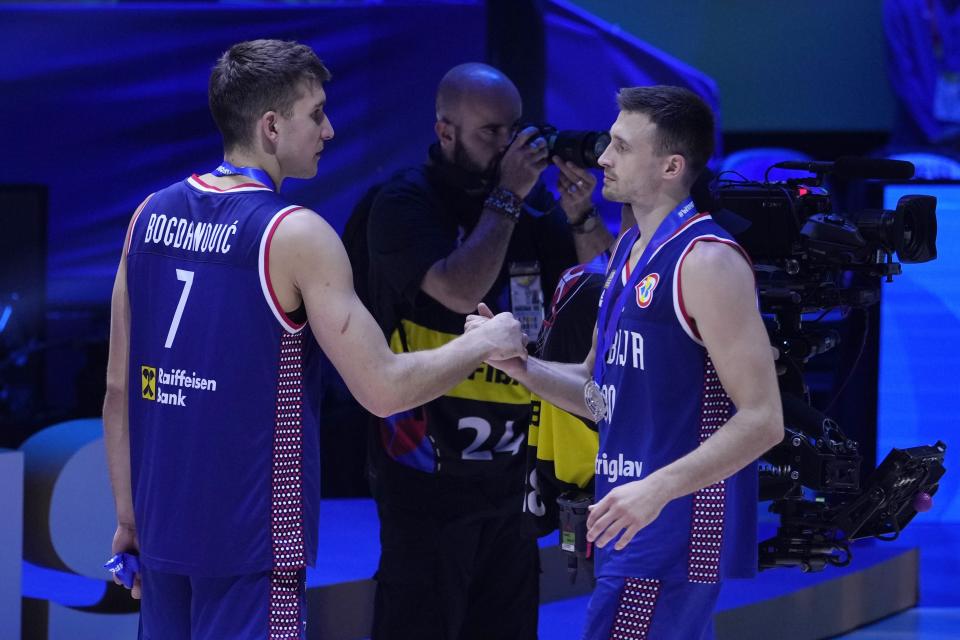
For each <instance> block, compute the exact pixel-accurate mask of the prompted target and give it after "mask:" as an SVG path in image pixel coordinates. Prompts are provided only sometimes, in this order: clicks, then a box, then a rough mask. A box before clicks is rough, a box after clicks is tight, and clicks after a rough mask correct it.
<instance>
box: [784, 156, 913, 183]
mask: <svg viewBox="0 0 960 640" xmlns="http://www.w3.org/2000/svg"><path fill="white" fill-rule="evenodd" d="M773 166H774V167H776V168H778V169H799V170H800V171H809V172H810V173H830V174H833V175H835V176H838V177H840V178H868V179H869V178H874V179H878V180H909V179H910V178H912V177H913V172H914V167H913V163H912V162H905V161H903V160H887V159H885V158H861V157H858V156H841V157H839V158H837V159H836V161H834V162H820V161H813V162H805V161H802V160H788V161H786V162H778V163H777V164H775V165H773Z"/></svg>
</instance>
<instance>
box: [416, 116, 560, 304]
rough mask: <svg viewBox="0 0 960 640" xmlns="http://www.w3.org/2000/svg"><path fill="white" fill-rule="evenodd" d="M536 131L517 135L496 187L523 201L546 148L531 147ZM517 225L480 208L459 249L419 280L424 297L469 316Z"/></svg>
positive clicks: (497, 271)
mask: <svg viewBox="0 0 960 640" xmlns="http://www.w3.org/2000/svg"><path fill="white" fill-rule="evenodd" d="M536 133H537V131H536V129H534V128H533V127H528V128H527V129H524V130H523V131H522V132H520V134H518V135H517V138H516V140H514V142H513V144H511V145H510V147H509V148H508V149H507V152H506V153H505V154H504V157H503V159H502V160H501V163H500V173H501V178H500V186H501V187H503V188H504V189H506V190H508V191H510V192H511V193H513V194H515V195H517V196H518V197H520V198H521V199H522V198H525V197H526V196H527V194H528V193H529V192H530V190H531V189H532V188H533V186H534V184H536V181H537V177H538V176H539V175H540V172H541V171H542V170H543V167H544V164H545V162H546V157H547V150H546V143H545V142H544V141H543V140H542V139H539V138H537V139H538V140H540V142H541V144H540V145H539V146H537V147H531V146H530V145H529V144H528V143H529V142H530V141H531V140H532V139H534V137H535V136H536ZM516 224H517V223H516V221H514V220H512V219H510V218H508V217H506V216H504V215H503V214H501V213H498V212H497V211H494V210H493V209H490V208H487V207H484V209H483V212H482V213H481V214H480V219H479V221H478V222H477V226H476V227H475V228H474V229H473V230H472V231H471V232H470V235H468V236H467V238H466V239H465V240H464V241H463V243H462V244H460V246H458V247H457V248H456V249H454V250H453V251H452V252H450V254H449V255H447V256H446V257H444V258H442V259H440V260H437V261H436V262H435V263H434V264H433V265H431V266H430V268H429V269H428V270H427V273H426V274H425V275H424V277H423V281H422V283H421V285H420V287H421V289H423V291H424V293H426V294H427V295H429V296H430V297H431V298H433V299H434V300H436V301H437V302H439V303H440V304H442V305H443V306H445V307H447V308H448V309H450V310H451V311H455V312H457V313H471V312H472V311H474V310H475V309H476V308H477V303H479V302H480V301H481V300H482V299H483V296H485V295H487V292H488V291H490V288H491V287H492V286H493V283H494V282H495V281H496V279H497V276H498V275H499V274H500V268H501V267H502V266H503V261H504V259H505V258H506V255H507V247H508V245H509V244H510V237H511V236H512V235H513V228H514V227H515V226H516Z"/></svg>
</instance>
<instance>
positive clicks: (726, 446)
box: [467, 86, 783, 640]
mask: <svg viewBox="0 0 960 640" xmlns="http://www.w3.org/2000/svg"><path fill="white" fill-rule="evenodd" d="M617 100H618V103H619V106H620V115H619V116H618V118H617V120H616V122H615V123H614V124H613V126H612V127H611V129H610V134H611V136H612V143H611V144H610V146H609V147H607V150H606V151H605V152H604V154H603V156H602V157H601V158H600V164H601V166H602V167H603V169H604V180H603V195H604V196H605V197H606V198H607V199H609V200H614V201H618V202H625V203H629V204H630V206H631V207H632V209H633V213H634V216H635V218H636V227H634V228H633V229H631V230H629V231H628V232H627V233H626V234H624V235H623V236H622V237H621V239H620V241H619V243H618V245H617V247H616V249H615V251H614V255H613V257H612V259H611V261H610V265H609V267H608V270H607V280H606V283H605V286H604V291H603V293H602V295H601V299H600V311H599V315H598V319H597V326H596V331H595V334H594V346H593V349H592V350H591V352H590V354H589V355H588V356H587V358H586V360H585V361H584V362H583V363H581V364H559V363H551V362H544V361H541V360H537V359H534V358H530V359H528V360H526V361H521V360H519V359H512V360H510V361H507V362H501V363H496V366H498V367H500V368H502V369H503V371H504V372H506V373H507V374H508V375H510V376H512V377H514V378H516V379H518V380H520V382H521V383H523V384H524V385H526V386H528V387H529V388H530V389H531V390H533V391H535V392H536V393H538V394H540V395H541V396H543V397H544V398H546V399H548V400H549V401H551V402H553V403H554V404H556V405H558V406H560V407H562V408H564V409H566V410H568V411H570V412H573V413H576V414H578V415H582V416H585V417H594V418H595V419H597V420H598V422H599V430H600V448H599V452H598V454H597V460H596V465H595V472H596V498H597V502H596V504H594V505H593V506H592V507H591V511H590V515H589V518H588V522H587V524H588V534H587V537H588V540H591V541H593V542H594V543H595V544H596V546H597V554H596V561H597V565H596V575H597V578H598V579H597V586H596V590H595V591H594V594H593V597H592V599H591V601H590V605H589V608H588V612H587V625H586V629H585V631H584V635H583V637H584V638H585V639H589V640H594V639H600V638H685V639H687V638H694V639H699V638H711V637H712V635H713V627H712V610H713V606H714V603H715V602H716V598H717V595H718V593H719V585H720V581H721V580H722V579H724V578H743V577H750V576H752V575H754V574H755V572H756V567H757V558H756V553H757V543H756V502H757V471H756V462H755V461H756V459H757V458H758V457H759V456H760V455H761V454H762V453H763V452H764V451H766V450H767V449H769V448H770V447H772V446H773V445H775V444H776V443H778V442H779V441H780V440H781V438H782V437H783V417H782V411H781V407H780V398H779V393H778V390H777V382H776V375H775V372H774V363H773V357H772V355H771V349H770V346H769V342H768V340H767V334H766V331H765V330H764V326H763V322H762V320H761V318H760V314H759V312H758V309H757V299H756V292H755V288H754V278H753V272H752V269H751V266H750V262H749V259H748V258H747V257H746V255H745V254H744V253H743V251H742V250H741V249H740V247H739V246H737V244H736V243H735V242H734V241H733V240H732V239H731V237H730V236H729V234H727V233H726V232H725V231H724V230H723V229H722V228H721V227H720V226H719V225H717V224H716V223H715V222H713V220H712V219H711V217H710V216H709V215H708V214H703V213H697V212H696V211H695V209H694V206H693V203H692V201H691V199H690V187H691V185H692V184H693V182H694V180H695V179H696V177H697V175H698V174H699V173H700V171H701V170H702V169H703V168H704V166H705V164H706V162H707V159H708V158H709V157H710V155H711V153H712V145H713V137H714V129H713V114H712V113H711V112H710V109H709V107H707V105H706V104H705V103H704V102H703V101H702V100H701V99H700V98H699V97H697V96H696V95H695V94H693V93H691V92H690V91H688V90H686V89H681V88H678V87H663V86H657V87H636V88H628V89H623V90H621V91H620V93H619V95H618V97H617ZM489 315H490V314H489V313H488V310H487V309H485V308H481V310H480V315H479V316H471V317H470V318H469V319H468V321H467V328H468V329H469V330H473V329H475V328H478V327H481V326H483V323H484V322H485V321H486V320H485V317H487V316H489Z"/></svg>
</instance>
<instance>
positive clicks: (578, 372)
mask: <svg viewBox="0 0 960 640" xmlns="http://www.w3.org/2000/svg"><path fill="white" fill-rule="evenodd" d="M492 317H493V314H492V313H491V311H490V309H488V308H487V306H486V305H485V304H483V303H481V304H480V308H479V311H478V314H475V315H469V316H467V321H466V323H465V325H464V329H465V331H466V333H467V334H469V333H470V332H471V331H474V330H476V329H477V328H479V327H481V326H483V324H484V323H485V322H486V321H487V320H488V319H490V318H492ZM596 350H597V332H596V330H594V332H593V344H592V345H591V347H590V353H588V354H587V357H586V358H585V359H584V361H583V362H548V361H546V360H541V359H539V358H533V357H531V358H526V359H520V358H511V359H509V360H500V361H497V360H488V361H487V362H488V363H489V364H490V365H492V366H494V367H496V368H498V369H500V370H501V371H503V372H504V373H506V374H507V375H508V376H510V377H511V378H513V379H514V380H516V381H518V382H519V383H520V384H522V385H523V386H524V387H526V388H527V389H529V390H530V391H533V392H534V393H536V394H537V395H538V396H540V397H541V398H543V399H544V400H546V401H548V402H550V403H551V404H554V405H556V406H558V407H560V408H561V409H563V410H564V411H568V412H569V413H572V414H574V415H578V416H580V417H582V418H587V419H589V420H593V419H594V417H593V415H592V414H591V413H590V411H589V410H587V406H586V404H585V403H584V401H583V387H584V385H585V384H586V383H587V382H588V381H589V380H591V379H592V376H593V362H594V358H595V353H596Z"/></svg>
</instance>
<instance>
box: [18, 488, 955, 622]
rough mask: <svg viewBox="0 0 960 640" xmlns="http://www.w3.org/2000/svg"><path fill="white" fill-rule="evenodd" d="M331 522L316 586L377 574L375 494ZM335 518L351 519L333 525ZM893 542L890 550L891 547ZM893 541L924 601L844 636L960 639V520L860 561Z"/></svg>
mask: <svg viewBox="0 0 960 640" xmlns="http://www.w3.org/2000/svg"><path fill="white" fill-rule="evenodd" d="M321 512H322V519H323V520H324V522H325V524H326V526H321V529H320V530H321V536H320V538H321V539H320V548H321V550H322V551H321V553H320V558H319V559H318V563H317V567H316V568H314V569H311V570H310V571H309V572H308V576H307V581H308V584H309V585H310V586H311V587H318V586H322V585H328V584H336V583H338V582H343V581H349V580H360V579H365V578H369V577H371V576H372V574H373V572H374V570H375V568H376V563H377V555H378V550H379V546H378V541H377V531H378V525H377V521H376V512H375V509H374V508H373V505H372V502H371V501H367V500H365V501H360V500H357V501H352V500H343V501H339V500H336V501H325V502H324V505H323V508H322V509H321ZM331 523H339V524H341V525H342V524H345V523H349V526H331ZM543 543H544V544H556V540H555V539H544V540H543ZM888 547H889V549H888ZM893 547H919V548H920V601H919V606H918V607H917V608H915V609H911V610H909V611H906V612H903V613H901V614H898V615H895V616H892V617H890V618H888V619H886V620H882V621H879V622H877V623H874V624H872V625H870V626H868V627H865V628H862V629H859V630H857V631H855V632H853V633H849V634H846V635H844V636H841V638H843V639H844V640H847V639H853V640H864V639H867V638H870V639H874V638H876V639H880V640H882V639H885V638H890V639H896V640H915V639H922V640H939V639H941V638H956V639H958V640H960V523H957V524H931V523H924V522H922V521H920V520H919V518H918V521H917V522H914V523H912V524H911V525H910V526H909V527H908V528H907V529H906V530H905V531H904V533H903V534H902V535H901V538H900V539H899V540H897V541H895V542H892V543H874V545H873V546H872V547H870V550H869V553H868V552H867V551H866V550H865V551H863V552H861V553H860V555H859V557H857V556H855V558H854V563H853V567H854V568H855V567H856V566H857V564H858V559H859V561H860V565H861V566H862V565H863V563H866V562H870V561H871V558H874V557H879V556H883V555H884V554H885V553H888V552H891V551H892V550H893ZM831 571H842V570H840V569H830V568H828V569H826V570H825V571H824V572H822V573H820V574H807V575H804V574H801V573H800V572H799V571H798V570H793V569H777V570H774V571H769V572H764V574H762V575H761V578H760V579H758V580H757V581H756V583H755V584H753V585H751V584H750V583H740V585H741V587H744V586H745V587H747V589H743V588H740V589H730V590H729V591H727V592H724V593H723V594H721V599H720V608H722V609H723V608H729V607H733V606H737V605H738V604H739V601H738V598H739V599H742V598H744V597H746V596H744V592H749V591H750V588H749V587H750V586H754V587H756V589H759V590H762V591H763V592H764V593H765V594H767V595H769V594H770V593H773V592H774V591H776V590H778V589H781V588H782V587H783V585H784V584H789V583H791V582H794V581H795V582H796V583H803V582H807V581H810V580H816V579H817V578H818V576H826V575H828V572H831ZM103 585H104V583H103V581H102V580H93V579H90V578H84V577H81V576H73V575H70V574H65V573H61V572H59V571H53V570H49V569H43V568H40V567H35V566H33V565H30V564H29V563H24V575H23V594H24V595H26V596H30V597H34V598H43V599H50V600H53V601H56V602H60V603H62V604H67V605H74V606H82V605H84V604H92V603H94V602H96V601H97V600H99V599H100V597H101V596H102V595H103V591H104V587H103ZM587 601H588V597H579V598H571V599H568V600H562V601H557V602H551V603H548V604H545V605H543V606H541V607H540V637H541V638H543V639H544V640H579V638H580V635H581V632H582V629H583V623H584V615H585V611H586V606H587Z"/></svg>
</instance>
